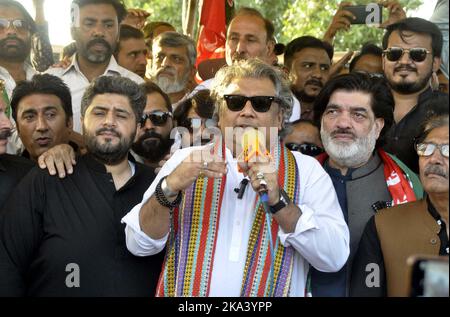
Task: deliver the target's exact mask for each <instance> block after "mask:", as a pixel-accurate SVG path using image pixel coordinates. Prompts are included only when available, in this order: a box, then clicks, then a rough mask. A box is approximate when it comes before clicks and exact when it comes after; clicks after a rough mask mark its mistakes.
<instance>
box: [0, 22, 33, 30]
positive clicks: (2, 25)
mask: <svg viewBox="0 0 450 317" xmlns="http://www.w3.org/2000/svg"><path fill="white" fill-rule="evenodd" d="M11 26H13V27H14V28H15V29H16V31H17V32H26V31H29V30H30V26H29V24H28V23H27V22H26V21H24V20H7V19H0V33H3V32H5V31H6V30H7V29H9V28H10V27H11Z"/></svg>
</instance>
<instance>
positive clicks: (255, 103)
mask: <svg viewBox="0 0 450 317" xmlns="http://www.w3.org/2000/svg"><path fill="white" fill-rule="evenodd" d="M223 98H224V99H225V102H226V103H227V107H228V109H230V110H231V111H241V110H242V109H244V107H245V104H246V103H247V101H248V100H250V103H251V104H252V107H253V109H254V110H255V111H257V112H267V111H268V110H269V109H270V106H271V105H272V102H274V101H275V102H277V103H279V104H280V103H281V99H280V98H277V97H274V96H253V97H247V96H242V95H224V96H223Z"/></svg>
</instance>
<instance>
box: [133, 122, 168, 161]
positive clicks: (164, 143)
mask: <svg viewBox="0 0 450 317" xmlns="http://www.w3.org/2000/svg"><path fill="white" fill-rule="evenodd" d="M150 138H157V139H156V140H155V139H152V140H150ZM172 144H173V140H172V139H171V138H169V137H167V138H163V136H162V135H161V134H159V133H156V132H154V131H151V130H150V131H146V132H145V133H144V134H143V135H141V136H140V137H139V139H138V140H137V141H136V142H134V143H133V145H132V147H131V148H132V149H133V151H134V152H135V153H136V154H138V155H139V156H142V157H143V158H145V159H146V160H148V161H149V162H151V163H158V162H159V161H161V160H162V159H163V158H164V156H165V155H166V154H167V153H168V152H169V150H170V147H171V146H172Z"/></svg>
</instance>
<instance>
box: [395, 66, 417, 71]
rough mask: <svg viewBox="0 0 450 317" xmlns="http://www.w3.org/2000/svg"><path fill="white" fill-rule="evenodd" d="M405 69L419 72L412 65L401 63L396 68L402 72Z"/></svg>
mask: <svg viewBox="0 0 450 317" xmlns="http://www.w3.org/2000/svg"><path fill="white" fill-rule="evenodd" d="M403 70H407V71H410V72H417V69H416V68H415V67H412V66H411V65H400V66H397V67H395V68H394V72H401V71H403Z"/></svg>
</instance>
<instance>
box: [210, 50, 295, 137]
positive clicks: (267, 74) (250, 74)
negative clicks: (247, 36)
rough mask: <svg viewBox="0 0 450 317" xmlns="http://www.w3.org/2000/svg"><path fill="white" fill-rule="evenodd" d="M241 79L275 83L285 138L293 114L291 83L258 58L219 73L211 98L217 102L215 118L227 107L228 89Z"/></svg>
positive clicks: (282, 131)
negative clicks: (226, 95) (225, 98)
mask: <svg viewBox="0 0 450 317" xmlns="http://www.w3.org/2000/svg"><path fill="white" fill-rule="evenodd" d="M241 78H256V79H260V78H267V79H269V80H270V81H271V82H272V83H273V85H274V86H275V91H276V97H278V98H280V99H281V104H280V107H279V109H280V111H282V112H283V122H282V129H281V131H280V137H281V138H283V137H284V136H285V135H286V134H288V133H289V132H290V129H291V126H290V125H289V123H288V121H289V118H290V116H291V113H292V107H293V97H292V93H291V90H290V88H289V83H288V82H287V80H286V79H285V77H284V76H283V73H282V72H281V70H279V69H278V68H276V67H273V66H270V65H268V64H266V63H264V62H263V61H261V60H260V59H257V58H250V59H247V60H242V61H239V62H238V63H233V64H232V65H230V66H225V67H222V68H221V69H220V70H219V71H218V72H217V74H216V76H215V77H214V80H213V83H212V86H211V96H212V97H213V98H214V100H215V102H216V105H215V109H214V115H213V118H214V119H216V120H218V118H219V113H220V111H221V108H222V107H224V106H225V100H224V99H223V95H224V92H225V90H226V89H227V87H228V86H229V85H230V84H231V83H232V81H234V80H236V79H241Z"/></svg>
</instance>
